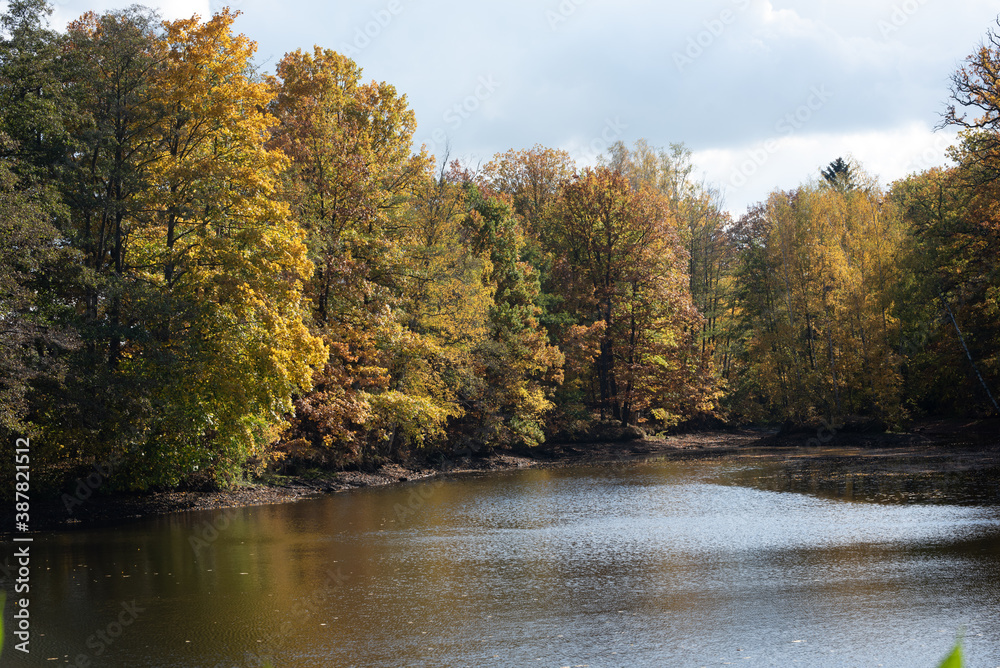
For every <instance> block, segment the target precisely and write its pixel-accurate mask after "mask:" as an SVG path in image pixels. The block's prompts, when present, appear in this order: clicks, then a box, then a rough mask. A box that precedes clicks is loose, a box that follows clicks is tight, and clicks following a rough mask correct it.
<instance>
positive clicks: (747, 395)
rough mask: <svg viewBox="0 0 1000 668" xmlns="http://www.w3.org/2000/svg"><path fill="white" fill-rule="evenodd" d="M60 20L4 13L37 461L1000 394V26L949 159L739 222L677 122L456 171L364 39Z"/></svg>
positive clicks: (4, 229) (844, 172)
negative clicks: (604, 148) (294, 42)
mask: <svg viewBox="0 0 1000 668" xmlns="http://www.w3.org/2000/svg"><path fill="white" fill-rule="evenodd" d="M47 14H48V8H47V6H46V5H45V4H44V2H42V0H14V1H12V2H11V3H10V4H9V7H8V10H7V13H6V14H5V15H4V16H3V19H2V24H0V32H2V41H0V369H2V371H0V437H2V442H3V443H4V447H5V448H6V447H8V446H11V444H13V443H14V441H15V440H16V438H18V437H25V438H30V439H31V443H32V448H33V452H34V455H35V457H34V459H33V461H34V462H35V465H36V467H39V468H40V469H44V470H49V471H55V470H69V469H66V467H72V466H74V465H80V464H88V465H89V464H94V463H97V464H101V465H102V466H103V467H104V470H107V469H112V470H113V473H112V474H111V475H110V478H109V480H110V486H112V487H117V488H131V489H138V490H142V489H149V488H151V487H164V486H167V487H169V486H173V485H177V484H178V483H180V482H182V481H184V480H185V479H187V478H189V477H190V476H191V475H192V474H195V473H196V474H197V475H207V476H209V477H210V478H212V479H214V480H215V481H216V482H219V483H226V482H231V481H233V480H235V479H237V478H239V477H241V476H242V475H244V474H245V473H246V472H248V471H250V472H253V471H259V470H262V469H263V468H265V467H267V466H269V465H270V464H272V463H273V462H275V461H278V460H281V459H282V458H297V459H304V460H308V461H311V462H314V463H319V464H323V465H326V466H333V467H345V466H358V465H366V464H373V463H380V462H384V461H387V460H391V459H400V458H406V457H407V456H408V455H409V454H410V453H413V452H415V451H417V450H421V449H422V450H435V449H439V450H446V451H464V452H470V451H475V450H478V449H480V448H483V447H490V448H492V447H498V446H517V447H521V446H532V445H536V444H539V443H541V442H543V441H544V440H546V439H552V438H560V439H573V438H577V439H583V438H594V437H600V436H601V431H602V430H607V429H608V427H607V425H608V424H609V423H610V422H612V421H613V422H615V423H616V424H617V425H620V426H632V427H639V428H642V429H644V430H646V431H647V432H654V433H655V432H663V431H665V430H670V429H676V428H678V427H681V426H685V425H687V426H697V425H700V424H702V425H703V424H718V423H720V422H729V423H748V422H782V421H786V420H793V421H797V422H808V421H810V420H818V419H826V420H830V421H835V420H838V419H843V418H845V417H847V416H862V417H865V418H867V419H870V420H871V421H874V422H877V423H880V424H883V425H887V426H900V425H904V424H905V423H906V422H907V420H909V419H911V418H913V417H915V416H924V415H986V414H990V413H992V412H994V411H996V410H997V408H996V402H995V400H994V398H993V395H991V394H990V392H991V389H992V390H993V391H996V388H998V387H1000V382H998V381H1000V345H998V344H1000V329H998V323H1000V319H998V308H1000V274H998V269H997V263H996V261H995V259H996V248H997V242H998V239H997V236H998V234H1000V214H998V212H997V202H998V201H1000V192H998V190H997V188H998V185H997V184H998V183H1000V182H998V180H997V175H998V174H1000V132H998V127H997V124H998V123H1000V82H998V80H997V78H996V75H995V72H996V66H995V65H996V61H997V59H998V58H1000V43H998V41H997V39H996V37H995V36H991V38H990V40H989V41H987V43H986V44H985V45H984V46H983V47H982V48H981V49H979V50H977V51H976V52H975V53H974V54H973V55H971V56H970V57H969V59H968V61H967V63H966V64H965V66H964V67H963V68H962V69H961V70H959V72H958V73H956V75H955V77H954V81H953V84H954V85H953V97H954V100H953V102H954V104H955V105H956V106H955V107H953V108H952V109H950V110H949V112H948V113H947V115H946V116H945V118H944V122H945V123H946V124H950V125H955V126H958V127H960V128H962V133H961V135H960V142H959V144H958V145H957V146H955V147H953V149H952V151H951V158H952V159H953V161H954V163H955V165H954V166H953V167H940V168H934V169H930V170H927V171H925V172H922V173H917V174H912V175H910V176H909V177H907V178H905V179H903V180H901V181H899V182H897V183H894V184H892V185H891V186H890V187H888V188H884V187H882V186H881V185H880V184H879V183H878V182H877V181H876V180H875V179H874V178H873V177H871V176H870V175H868V174H866V173H865V171H864V169H863V166H861V165H858V164H855V163H853V162H851V161H850V160H847V161H844V160H841V159H837V160H834V161H833V162H831V164H830V165H829V166H828V167H827V168H826V169H825V170H823V171H822V172H821V173H819V175H818V177H817V178H815V179H813V180H809V181H807V182H806V183H804V184H803V185H802V186H801V187H799V188H797V189H795V190H793V191H775V192H773V193H772V194H771V195H770V197H768V199H767V200H766V201H764V202H761V203H759V204H757V205H756V206H754V207H752V208H751V209H750V210H748V211H747V212H746V214H745V215H743V216H741V217H740V218H739V219H738V220H732V219H731V217H730V216H729V214H727V213H726V212H725V211H724V209H723V205H722V201H721V198H720V196H719V193H718V192H717V191H716V190H714V189H713V188H711V187H709V186H706V185H704V184H701V183H698V182H696V181H695V180H694V179H693V178H692V173H693V166H692V164H691V154H690V152H689V151H688V150H687V149H685V148H684V147H683V145H673V146H671V147H669V148H665V149H664V148H658V147H654V146H651V145H649V144H647V143H646V142H644V141H641V140H640V141H638V142H636V143H635V144H632V145H626V144H623V143H618V144H615V145H614V146H613V147H611V149H610V150H609V151H608V152H607V154H605V155H604V156H603V157H602V158H601V160H600V164H598V165H597V166H595V167H586V166H582V165H578V164H576V163H574V161H573V160H572V159H571V157H570V156H569V155H568V154H567V153H566V152H564V151H560V150H556V149H551V148H546V147H542V146H535V147H533V148H531V149H527V150H511V151H508V152H506V153H503V154H500V155H497V156H496V157H495V158H494V159H493V160H491V161H490V162H489V163H488V164H485V165H465V164H461V163H459V162H449V160H448V156H431V155H429V154H428V153H427V151H426V149H425V148H423V147H415V146H414V145H413V135H414V131H415V129H416V122H415V117H414V114H413V112H412V110H410V109H409V107H408V104H407V101H406V97H405V95H403V94H402V93H401V92H399V91H397V90H396V89H395V88H394V87H393V86H392V85H390V84H388V83H384V82H383V83H377V82H365V81H364V79H363V76H362V71H361V69H360V67H359V66H358V64H357V63H355V62H353V61H352V60H350V59H349V58H347V57H345V56H343V55H341V54H338V53H335V52H333V51H330V50H327V49H323V48H319V47H317V48H315V49H313V50H311V51H295V52H293V53H289V54H286V55H285V56H284V58H282V59H281V61H280V62H279V63H278V64H277V66H276V68H275V71H274V73H273V74H267V75H265V74H262V73H260V72H258V71H257V70H256V69H255V68H254V65H253V60H252V59H253V55H254V50H255V45H254V43H253V42H252V41H251V40H250V39H248V38H247V37H245V36H243V35H238V34H234V33H233V30H232V27H233V21H234V19H235V17H236V14H234V13H232V12H230V11H228V10H223V11H222V12H220V13H218V14H216V15H214V16H213V17H211V18H209V19H207V20H204V21H203V20H201V19H199V18H197V17H195V18H192V19H187V20H177V21H167V22H161V21H159V20H158V19H157V17H156V16H155V15H154V14H152V13H151V12H149V11H148V10H145V9H143V8H140V7H133V8H130V9H128V10H122V11H114V12H108V13H105V14H102V15H96V14H87V15H85V16H83V17H81V18H80V19H79V20H77V21H75V22H73V23H72V24H70V26H69V28H68V30H67V31H66V32H65V33H57V32H55V31H52V30H50V29H49V28H48V27H47V21H46V19H47ZM969 107H972V108H975V110H976V111H975V114H973V116H965V115H963V109H966V108H969ZM977 114H978V115H977ZM831 157H834V156H831ZM12 461H13V458H12V457H6V458H4V462H12ZM7 465H8V464H4V466H7Z"/></svg>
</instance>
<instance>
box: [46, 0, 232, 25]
mask: <svg viewBox="0 0 1000 668" xmlns="http://www.w3.org/2000/svg"><path fill="white" fill-rule="evenodd" d="M132 4H136V3H132V2H123V1H122V0H56V1H54V2H52V9H53V11H52V27H53V28H55V29H57V30H64V29H65V28H66V24H67V23H69V22H70V21H73V20H75V19H77V18H79V17H80V16H81V15H82V14H84V13H86V12H88V11H93V12H96V13H97V14H101V13H103V12H106V11H108V10H112V9H123V8H125V7H128V6H130V5H132ZM138 4H142V5H145V6H147V7H150V8H151V9H155V10H157V11H158V12H159V14H160V16H161V17H162V18H163V19H181V18H189V17H191V16H193V15H195V14H198V15H199V16H201V17H202V18H207V17H208V16H211V10H210V5H209V0H160V1H159V2H140V3H138ZM234 4H235V3H234Z"/></svg>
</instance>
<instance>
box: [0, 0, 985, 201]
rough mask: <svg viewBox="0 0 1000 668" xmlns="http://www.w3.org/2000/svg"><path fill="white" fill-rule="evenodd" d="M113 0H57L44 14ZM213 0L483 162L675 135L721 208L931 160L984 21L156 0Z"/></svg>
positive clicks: (864, 13) (880, 13) (581, 0)
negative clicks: (837, 173) (833, 166)
mask: <svg viewBox="0 0 1000 668" xmlns="http://www.w3.org/2000/svg"><path fill="white" fill-rule="evenodd" d="M127 4H130V3H128V2H115V1H111V0H94V1H88V0H60V1H59V2H57V3H56V5H55V7H56V14H55V17H54V20H53V23H54V25H55V27H58V28H62V27H63V26H64V25H65V22H66V20H68V19H70V18H73V17H75V16H77V15H79V14H81V13H82V12H84V11H86V10H88V9H94V10H97V11H100V10H104V9H109V8H113V7H122V6H125V5H127ZM150 4H151V6H155V7H158V8H159V9H160V11H161V13H162V14H163V15H164V16H165V17H179V16H189V15H191V14H193V13H199V14H202V15H207V14H208V13H210V12H211V11H215V10H218V9H219V8H221V7H222V6H224V5H225V4H228V5H229V6H231V7H233V8H234V9H239V10H240V11H242V12H243V16H242V17H241V18H240V19H239V21H238V23H237V27H238V29H239V30H241V31H242V32H244V33H246V34H247V35H248V36H249V37H251V38H253V39H255V40H256V41H257V42H258V43H259V51H258V62H259V63H260V64H261V66H262V67H263V69H264V70H272V69H273V66H274V63H275V62H276V61H277V60H278V59H280V58H281V56H282V55H283V54H284V53H285V52H287V51H291V50H294V49H296V48H303V49H309V48H311V47H312V45H314V44H318V45H320V46H324V47H330V48H333V49H336V50H338V51H341V52H344V53H347V54H348V55H350V56H351V57H353V58H354V60H356V61H357V62H358V63H359V64H360V65H361V66H362V67H363V68H364V76H365V78H366V79H376V80H379V81H387V82H389V83H391V84H393V85H395V86H396V88H397V90H398V91H400V92H402V93H405V94H406V95H407V97H408V99H409V102H410V105H411V106H412V108H413V109H414V110H415V111H416V114H417V120H418V122H419V129H418V131H417V140H418V143H426V144H427V145H428V147H429V148H430V149H431V150H432V152H434V153H435V154H437V155H438V157H441V155H442V153H443V151H444V148H445V145H446V144H448V143H450V146H451V155H452V157H460V158H464V159H466V160H469V161H471V162H473V163H475V162H478V161H484V162H485V161H486V160H488V159H489V158H490V157H491V156H492V155H493V154H495V153H497V152H501V151H504V150H506V149H508V148H527V147H530V146H532V145H534V144H536V143H537V144H543V145H545V146H550V147H556V148H564V149H566V150H568V151H570V153H571V154H573V155H574V157H576V158H577V159H578V161H579V162H581V163H593V162H594V161H595V156H596V154H599V153H600V152H602V151H603V149H604V148H605V147H606V146H607V143H608V142H609V141H614V140H618V139H621V140H624V141H626V142H632V141H635V140H636V139H638V138H645V139H646V140H648V141H649V142H650V143H651V144H653V145H655V146H667V145H669V144H670V143H673V142H683V143H685V144H686V145H687V146H688V147H689V148H690V149H691V150H693V151H694V161H695V164H696V167H697V168H698V171H699V173H700V174H702V175H703V177H704V179H705V180H706V181H707V182H709V183H713V184H715V185H717V186H719V187H720V188H722V189H723V190H724V192H725V197H726V206H727V208H728V209H729V210H730V211H732V212H733V213H734V214H736V215H738V214H740V213H742V212H743V211H744V210H745V208H746V207H747V205H749V204H752V203H754V202H757V201H759V200H762V199H764V198H765V197H766V196H767V194H768V193H769V192H770V191H771V190H773V189H774V188H776V187H781V188H791V187H794V186H796V185H798V184H799V183H802V182H803V181H806V180H808V179H810V178H815V177H816V176H817V175H818V169H819V168H820V167H821V166H824V165H826V164H827V163H829V162H830V161H832V160H833V159H835V158H837V157H838V156H847V155H852V156H853V157H854V158H855V159H857V160H859V161H860V162H861V163H862V164H863V165H864V166H865V168H866V169H868V171H870V172H872V173H874V174H876V175H878V176H879V177H880V178H881V180H882V181H883V182H884V183H888V182H891V181H892V180H894V179H896V178H899V177H901V176H904V175H905V174H906V173H908V172H910V171H915V170H918V169H923V168H926V167H930V166H933V165H937V164H943V163H944V162H945V157H944V152H945V149H946V148H947V146H948V145H949V144H950V143H952V140H953V137H954V135H953V133H946V132H938V133H935V132H934V131H933V128H934V126H935V125H936V124H937V122H938V121H939V119H940V114H941V112H942V111H943V110H944V108H945V104H946V101H947V96H948V79H949V76H950V75H951V74H952V73H953V72H954V71H955V69H956V68H957V67H958V66H959V64H960V63H961V61H962V60H963V59H964V58H965V57H966V56H967V55H968V54H970V53H971V52H972V51H973V50H974V49H975V47H976V46H977V45H978V44H979V43H980V42H981V40H982V39H983V36H984V35H985V33H986V31H987V30H988V29H989V28H990V27H991V26H995V21H996V18H997V13H998V12H1000V5H998V4H997V3H996V2H987V1H985V0H982V1H981V0H953V1H951V2H944V1H943V0H891V1H890V0H886V1H882V0H772V1H768V0H711V1H707V2H701V1H699V2H693V1H691V2H680V1H677V0H667V1H665V2H653V1H652V0H649V1H642V0H615V1H614V2H612V1H611V0H561V1H560V0H503V1H502V2H500V1H493V0H487V1H480V2H462V3H458V2H450V3H446V2H441V1H440V0H350V1H340V0H234V1H233V2H230V3H225V2H221V1H218V0H161V2H160V3H159V4H153V3H150ZM0 6H2V5H0Z"/></svg>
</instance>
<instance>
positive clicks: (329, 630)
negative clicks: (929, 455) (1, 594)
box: [4, 458, 1000, 668]
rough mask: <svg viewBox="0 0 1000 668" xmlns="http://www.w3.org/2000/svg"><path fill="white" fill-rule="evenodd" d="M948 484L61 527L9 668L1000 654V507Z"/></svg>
mask: <svg viewBox="0 0 1000 668" xmlns="http://www.w3.org/2000/svg"><path fill="white" fill-rule="evenodd" d="M938 482H939V483H940V484H937V483H934V482H933V481H932V482H931V483H929V486H928V487H927V488H926V489H924V490H923V491H921V490H917V491H916V492H913V491H907V486H906V485H905V484H904V485H902V486H900V485H896V486H895V487H893V488H892V489H882V488H881V487H884V486H885V485H882V486H879V485H874V486H873V485H872V484H870V483H869V484H866V485H860V484H859V485H854V484H852V482H851V475H850V472H849V471H848V472H847V473H846V474H845V472H844V471H843V470H842V469H837V470H836V471H833V470H831V469H830V468H829V467H826V468H823V467H817V468H815V470H812V469H810V468H809V467H808V466H806V467H805V468H803V467H802V466H801V465H799V466H798V467H797V468H795V469H794V470H793V469H792V468H789V467H788V466H786V465H784V464H781V463H776V462H767V463H754V462H752V461H749V462H748V461H747V460H743V459H740V460H733V459H725V458H723V459H718V460H705V461H687V462H676V461H644V462H632V463H620V464H612V465H607V466H573V467H566V468H553V469H526V470H519V471H512V472H506V473H493V474H484V475H477V476H464V477H455V478H442V479H436V480H425V481H418V482H411V483H404V484H400V485H398V486H393V487H389V488H371V489H363V490H357V491H353V492H349V493H343V494H338V495H332V496H327V497H322V498H316V499H309V500H305V501H301V502H298V503H293V504H285V505H274V506H260V507H252V508H241V509H235V510H229V511H214V512H189V513H180V514H174V515H169V516H163V517H158V518H151V519H147V520H142V521H136V522H133V523H130V524H126V525H123V526H119V527H115V528H107V529H89V530H78V531H68V532H63V533H52V534H48V535H38V536H37V537H36V539H35V543H34V544H33V547H32V551H33V552H32V554H33V565H32V592H31V595H32V612H33V614H32V631H33V638H32V643H31V650H32V651H31V655H30V661H24V660H23V658H22V657H18V656H14V655H15V654H17V653H16V652H13V651H12V647H11V646H10V645H11V642H10V638H8V646H7V647H6V648H5V649H4V665H30V666H57V665H77V666H81V667H84V666H93V667H99V666H115V667H120V666H135V667H137V668H138V667H142V668H146V667H163V668H167V667H169V668H175V667H176V668H182V667H183V668H209V667H211V668H215V667H218V668H222V667H225V668H231V667H235V666H240V667H242V666H258V665H262V661H263V660H265V659H266V660H268V661H270V662H271V663H272V664H273V665H274V666H275V668H283V667H288V668H292V667H295V668H305V667H310V668H312V667H317V666H338V667H339V666H358V667H368V666H372V667H374V666H386V667H389V666H393V667H396V666H401V667H410V666H428V667H430V666H435V667H439V666H449V667H451V666H552V667H556V668H559V667H563V666H588V667H593V668H597V667H602V666H649V667H652V666H656V667H661V666H722V665H734V666H778V665H781V666H785V665H802V666H810V667H814V668H815V667H820V668H823V667H828V666H829V667H832V666H845V667H847V666H886V667H890V666H895V667H898V668H920V667H922V666H926V667H928V668H936V666H937V662H938V661H939V660H940V659H941V658H942V657H943V656H944V655H945V654H946V653H947V651H948V650H949V649H950V647H951V645H952V644H953V642H954V640H955V637H956V635H957V634H958V633H959V632H960V631H961V632H963V633H964V636H965V642H964V645H965V651H966V658H967V666H971V667H972V668H979V667H987V666H989V667H996V666H1000V508H998V506H997V505H996V498H995V497H993V496H992V492H988V493H986V494H985V495H984V494H978V495H977V494H970V493H969V492H968V489H969V488H968V486H966V485H963V484H962V481H961V480H956V479H955V477H954V476H951V477H949V478H948V480H947V481H944V480H940V481H938ZM945 482H947V484H944V483H945ZM928 490H930V492H929V493H928ZM941 490H945V491H944V492H942V491H941ZM9 614H10V613H9V606H8V617H9ZM8 623H9V621H8Z"/></svg>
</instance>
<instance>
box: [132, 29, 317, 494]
mask: <svg viewBox="0 0 1000 668" xmlns="http://www.w3.org/2000/svg"><path fill="white" fill-rule="evenodd" d="M235 18H236V15H235V14H233V13H231V12H229V11H228V10H224V11H223V12H221V13H219V14H217V15H215V16H213V17H212V18H211V19H210V20H208V21H205V22H202V21H201V20H199V18H198V17H193V18H191V19H183V20H178V21H172V22H168V23H165V24H164V35H163V37H162V38H161V39H162V44H163V51H164V52H165V54H166V56H165V59H164V60H163V62H162V65H161V67H159V68H157V69H156V70H155V73H154V74H153V75H152V76H153V81H152V88H153V90H154V91H155V97H154V99H153V100H151V101H150V104H151V105H152V106H153V107H154V108H156V109H157V110H158V111H159V114H160V121H159V123H158V124H157V126H156V127H155V128H154V129H152V130H151V132H155V133H156V134H157V135H158V137H159V140H158V142H157V148H158V152H157V155H156V159H155V160H150V161H149V163H148V165H147V168H146V174H145V178H146V180H147V183H148V186H147V188H145V189H144V190H143V191H142V192H141V193H140V194H138V195H137V199H138V201H139V202H140V207H139V208H140V210H141V212H142V213H141V215H139V216H137V217H136V225H135V226H134V229H133V230H132V233H131V235H130V239H129V244H130V249H131V250H130V252H131V256H130V257H131V260H130V262H129V273H130V274H131V275H132V276H133V280H134V281H136V282H138V283H139V284H141V285H144V286H145V295H146V297H145V303H144V305H143V306H142V307H141V308H142V311H143V312H142V314H141V323H142V327H143V328H144V329H145V330H146V332H147V334H146V335H145V336H144V337H142V338H141V339H138V340H134V341H133V342H131V344H130V345H129V346H128V347H127V349H126V350H125V351H124V352H123V355H122V357H123V361H122V365H121V366H122V373H127V374H131V375H134V376H137V377H144V378H150V379H156V382H157V386H158V392H157V396H156V397H155V399H154V403H155V405H156V406H157V411H158V417H157V418H156V420H155V422H154V423H153V424H152V425H151V426H150V429H149V441H148V443H147V450H148V451H147V453H146V456H145V457H143V458H141V459H140V460H139V461H137V462H136V463H135V464H134V468H136V470H137V471H138V472H139V473H140V475H139V477H138V479H140V480H155V479H157V477H158V476H160V477H162V474H163V471H164V470H169V469H170V467H169V466H168V463H174V464H178V465H182V466H188V467H190V466H205V465H209V466H211V467H213V469H214V470H215V471H216V472H217V473H218V474H219V475H221V476H229V475H232V474H234V473H238V471H239V467H240V466H242V464H243V463H244V462H245V461H246V460H247V459H249V458H263V457H264V456H265V455H266V448H267V446H268V445H269V444H270V443H271V442H272V441H273V440H274V439H275V438H276V436H277V433H278V429H279V427H280V425H281V424H282V415H283V414H284V413H286V412H288V411H289V410H291V407H292V406H291V397H292V394H293V393H294V392H297V391H299V390H300V389H308V388H309V387H310V386H311V382H312V380H311V376H312V373H313V370H314V368H315V367H316V366H317V365H319V364H320V363H321V362H322V359H323V355H324V353H325V349H324V347H323V345H322V342H321V340H320V339H318V338H317V337H315V336H314V335H313V334H311V333H310V331H309V328H308V324H307V322H306V321H305V319H306V318H307V317H308V311H307V309H306V302H305V300H304V297H303V286H304V282H305V281H306V280H307V279H308V278H309V277H310V275H311V273H312V264H311V263H310V261H309V260H308V258H307V256H306V246H305V243H304V240H303V235H302V233H301V231H300V230H299V228H298V226H297V225H296V223H295V221H294V220H293V219H292V218H291V216H290V212H289V209H288V207H287V206H286V205H285V204H283V203H280V202H279V201H278V200H277V198H276V196H275V193H276V184H277V179H278V177H279V175H280V173H281V171H282V169H283V168H284V166H285V159H284V157H283V156H282V155H281V153H280V152H276V151H273V150H269V149H267V148H266V146H265V143H266V141H267V139H268V137H269V133H268V130H269V122H270V121H269V118H268V116H267V115H266V112H265V108H266V105H267V103H268V101H269V99H270V98H269V88H268V87H267V86H266V85H264V84H262V83H259V82H257V81H255V80H254V78H253V73H252V70H251V63H250V60H251V57H252V55H253V53H254V51H255V48H256V46H255V44H254V43H253V42H251V41H250V40H248V39H247V38H246V37H244V36H242V35H234V34H233V32H232V23H233V20H234V19H235ZM173 460H176V462H174V461H173ZM173 468H174V469H175V470H174V471H173V474H174V475H176V474H177V472H176V466H174V467H173Z"/></svg>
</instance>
